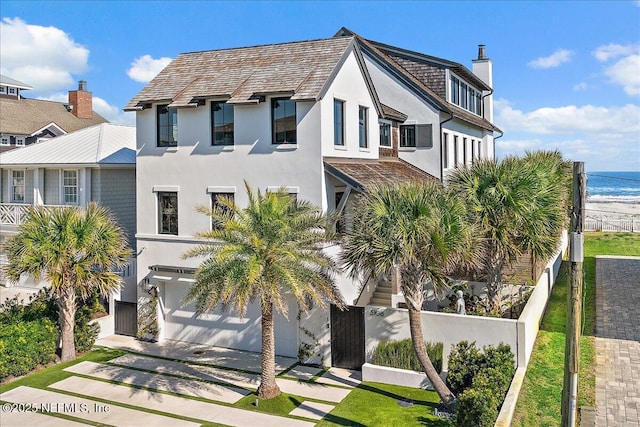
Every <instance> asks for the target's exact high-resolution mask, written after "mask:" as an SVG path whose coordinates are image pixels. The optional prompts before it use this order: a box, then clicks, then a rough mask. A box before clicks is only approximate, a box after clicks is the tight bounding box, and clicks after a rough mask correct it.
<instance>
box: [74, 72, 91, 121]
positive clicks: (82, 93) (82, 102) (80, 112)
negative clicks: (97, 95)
mask: <svg viewBox="0 0 640 427" xmlns="http://www.w3.org/2000/svg"><path fill="white" fill-rule="evenodd" d="M69 106H70V107H71V113H73V115H74V116H76V117H77V118H79V119H91V118H93V95H92V94H91V92H87V81H86V80H80V82H79V83H78V90H70V91H69Z"/></svg>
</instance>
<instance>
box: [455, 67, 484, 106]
mask: <svg viewBox="0 0 640 427" xmlns="http://www.w3.org/2000/svg"><path fill="white" fill-rule="evenodd" d="M449 102H451V103H452V104H455V105H457V106H458V107H460V108H464V109H465V110H467V111H470V112H472V113H475V114H477V115H479V116H482V91H481V90H478V89H476V88H474V87H473V86H471V85H470V84H469V83H467V82H465V81H464V80H461V79H460V78H458V77H456V76H454V75H453V74H451V75H450V77H449Z"/></svg>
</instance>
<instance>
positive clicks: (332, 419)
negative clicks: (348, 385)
mask: <svg viewBox="0 0 640 427" xmlns="http://www.w3.org/2000/svg"><path fill="white" fill-rule="evenodd" d="M399 400H405V401H406V400H410V401H412V402H413V406H410V407H406V408H405V407H402V406H400V405H399V404H398V401H399ZM439 403H440V398H439V397H438V395H437V394H436V392H434V391H426V390H421V389H416V388H409V387H401V386H395V385H388V384H380V383H372V382H363V383H361V384H360V385H359V386H358V387H356V388H355V389H353V391H352V392H351V393H350V394H349V395H348V396H347V397H346V398H345V399H344V400H343V401H342V402H341V403H340V404H339V405H338V406H337V407H336V408H335V409H334V410H333V411H331V413H330V414H329V415H327V416H326V417H325V418H324V419H323V420H322V421H320V423H318V424H317V426H318V427H321V426H322V427H326V426H335V425H339V426H344V425H349V426H400V425H401V426H403V427H410V426H448V425H449V423H448V422H447V421H446V420H444V419H441V418H437V417H436V416H435V415H433V412H434V409H435V408H436V407H437V406H438V404H439Z"/></svg>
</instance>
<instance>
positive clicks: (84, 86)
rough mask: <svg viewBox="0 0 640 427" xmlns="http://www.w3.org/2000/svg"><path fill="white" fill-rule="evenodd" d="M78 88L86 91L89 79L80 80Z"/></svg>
mask: <svg viewBox="0 0 640 427" xmlns="http://www.w3.org/2000/svg"><path fill="white" fill-rule="evenodd" d="M78 90H79V91H82V92H86V91H87V81H86V80H80V81H79V82H78Z"/></svg>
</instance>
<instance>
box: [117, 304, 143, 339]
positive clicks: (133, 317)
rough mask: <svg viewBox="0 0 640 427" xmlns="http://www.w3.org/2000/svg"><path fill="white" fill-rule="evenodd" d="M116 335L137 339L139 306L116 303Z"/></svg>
mask: <svg viewBox="0 0 640 427" xmlns="http://www.w3.org/2000/svg"><path fill="white" fill-rule="evenodd" d="M115 333H116V334H117V335H128V336H130V337H135V336H136V334H137V333H138V305H137V304H136V303H135V302H124V301H115Z"/></svg>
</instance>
